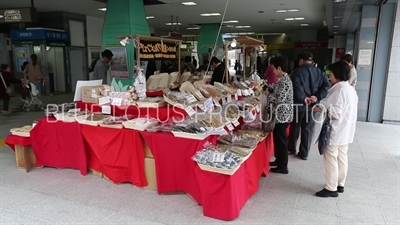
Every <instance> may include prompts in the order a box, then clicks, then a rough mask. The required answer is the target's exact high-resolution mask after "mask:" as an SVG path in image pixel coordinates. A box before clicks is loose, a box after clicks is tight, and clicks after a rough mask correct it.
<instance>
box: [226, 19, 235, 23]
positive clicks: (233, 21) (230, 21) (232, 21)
mask: <svg viewBox="0 0 400 225" xmlns="http://www.w3.org/2000/svg"><path fill="white" fill-rule="evenodd" d="M224 23H239V21H237V20H228V21H224Z"/></svg>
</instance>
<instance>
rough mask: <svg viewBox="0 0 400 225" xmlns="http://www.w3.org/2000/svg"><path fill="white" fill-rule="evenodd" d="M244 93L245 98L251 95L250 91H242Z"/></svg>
mask: <svg viewBox="0 0 400 225" xmlns="http://www.w3.org/2000/svg"><path fill="white" fill-rule="evenodd" d="M242 92H243V95H244V96H249V95H250V93H249V91H248V90H242Z"/></svg>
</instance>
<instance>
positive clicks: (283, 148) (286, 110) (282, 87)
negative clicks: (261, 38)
mask: <svg viewBox="0 0 400 225" xmlns="http://www.w3.org/2000/svg"><path fill="white" fill-rule="evenodd" d="M272 63H273V64H271V66H273V68H274V74H275V76H276V77H278V78H279V80H278V83H277V84H276V86H275V87H274V89H273V92H272V93H270V92H269V90H268V88H267V89H266V91H265V92H266V94H267V95H268V104H270V105H271V108H270V109H269V110H271V111H272V112H273V113H272V115H273V116H275V119H276V123H275V127H274V130H273V132H272V134H273V138H274V153H275V158H276V160H275V161H274V162H271V163H270V166H276V167H275V168H271V172H273V173H282V174H288V173H289V169H288V151H287V149H288V146H287V145H288V136H287V133H286V129H287V128H288V126H289V124H290V123H291V122H292V121H293V84H292V81H291V80H290V77H289V75H288V74H287V72H286V71H287V70H288V66H289V65H288V64H289V63H288V61H287V60H286V59H285V58H283V57H277V58H275V59H274V60H273V62H272Z"/></svg>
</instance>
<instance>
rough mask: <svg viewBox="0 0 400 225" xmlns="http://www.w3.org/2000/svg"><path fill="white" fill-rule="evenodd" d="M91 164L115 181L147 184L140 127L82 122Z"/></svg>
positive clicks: (90, 165)
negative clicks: (103, 125)
mask: <svg viewBox="0 0 400 225" xmlns="http://www.w3.org/2000/svg"><path fill="white" fill-rule="evenodd" d="M81 130H82V136H83V138H84V141H85V145H86V149H87V154H88V166H89V167H90V168H93V169H95V170H96V171H98V172H101V173H103V174H104V175H106V176H107V178H109V179H110V180H111V181H113V182H114V183H123V182H130V183H132V184H134V185H135V186H138V187H145V186H147V180H146V175H145V172H144V149H143V142H142V139H141V137H140V135H139V132H138V131H135V130H128V129H113V128H104V127H94V126H89V125H81Z"/></svg>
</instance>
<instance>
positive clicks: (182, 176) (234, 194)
mask: <svg viewBox="0 0 400 225" xmlns="http://www.w3.org/2000/svg"><path fill="white" fill-rule="evenodd" d="M141 134H142V136H143V138H144V139H145V142H146V143H147V145H148V146H149V147H150V150H151V151H152V153H153V155H154V160H155V164H156V176H157V190H158V192H159V193H164V192H173V191H185V192H187V193H188V194H190V195H191V196H192V197H193V198H194V199H195V200H196V201H197V202H198V203H199V204H201V205H202V206H203V212H204V215H205V216H209V217H212V218H216V219H221V220H234V219H236V218H237V217H239V213H240V210H241V208H242V207H243V206H244V204H245V203H246V202H247V200H248V199H249V198H250V197H251V196H252V195H253V194H254V193H256V192H257V190H258V188H259V183H258V182H259V179H260V177H261V175H262V173H263V172H264V173H266V174H268V172H269V158H270V157H271V154H272V153H273V147H272V150H270V149H269V148H270V147H271V142H273V138H272V135H269V136H268V137H267V139H266V140H264V141H262V142H261V143H259V144H258V146H257V148H256V149H255V150H254V151H253V153H252V155H251V156H250V157H249V159H248V160H247V161H246V162H244V163H243V164H242V165H241V167H240V169H239V170H238V171H237V172H236V173H235V174H234V175H232V176H228V175H223V174H218V173H212V172H207V171H203V170H201V169H200V168H199V167H198V165H197V163H196V162H194V161H193V160H192V159H191V158H192V156H193V155H195V154H196V152H197V151H198V150H201V149H202V148H203V147H204V143H206V142H211V143H213V144H215V141H216V137H209V138H207V139H205V140H203V141H197V140H190V139H183V138H176V137H174V136H173V135H172V134H167V133H149V132H141ZM272 145H273V144H272Z"/></svg>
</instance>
